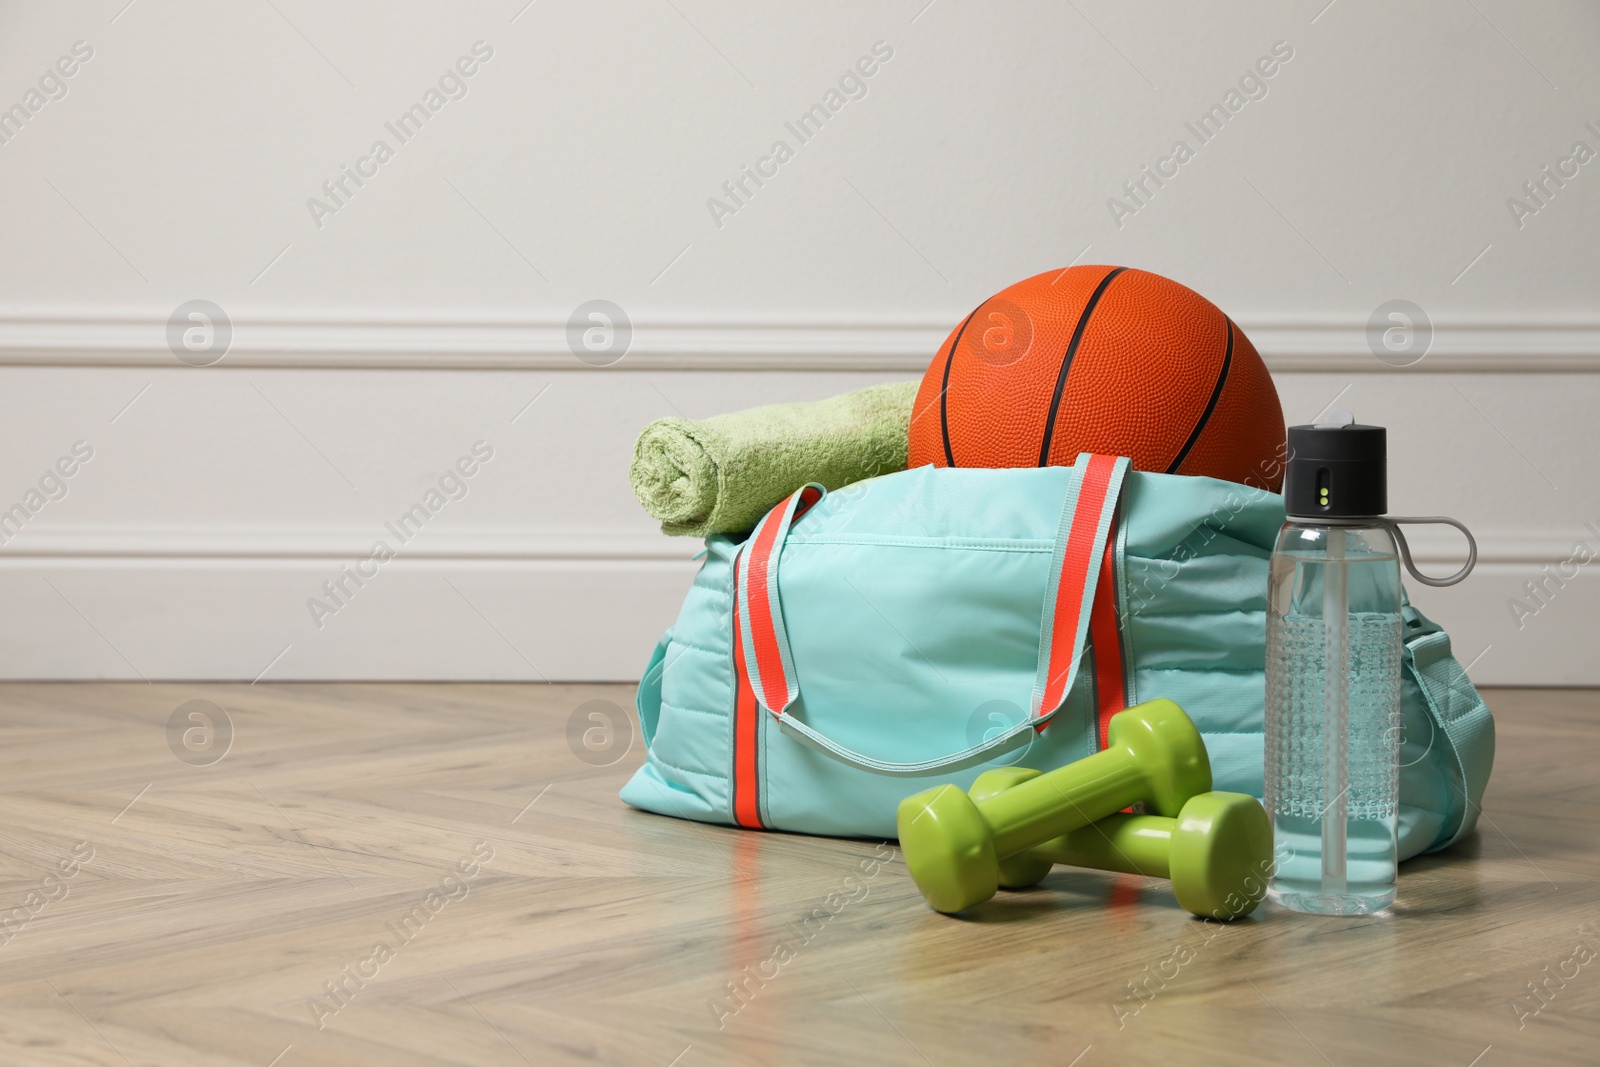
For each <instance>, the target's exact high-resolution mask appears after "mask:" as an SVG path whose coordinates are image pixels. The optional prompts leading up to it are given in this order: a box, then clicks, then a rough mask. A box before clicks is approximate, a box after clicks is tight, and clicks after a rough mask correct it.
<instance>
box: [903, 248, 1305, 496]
mask: <svg viewBox="0 0 1600 1067" xmlns="http://www.w3.org/2000/svg"><path fill="white" fill-rule="evenodd" d="M1283 441H1284V430H1283V408H1282V407H1281V406H1280V405H1279V403H1278V391H1277V390H1276V389H1275V388H1273V385H1272V377H1271V375H1269V374H1268V373H1267V368H1266V365H1265V364H1263V363H1262V362H1261V357H1260V356H1259V355H1257V354H1256V350H1255V347H1254V346H1253V345H1251V344H1250V339H1249V338H1248V337H1246V336H1245V335H1244V333H1243V332H1242V331H1241V330H1240V329H1239V328H1238V327H1237V326H1235V325H1234V324H1233V322H1232V321H1231V320H1230V319H1229V318H1228V316H1226V315H1224V314H1223V313H1222V312H1221V311H1220V310H1219V309H1218V308H1217V307H1216V305H1214V304H1212V303H1211V302H1210V301H1209V300H1206V299H1205V298H1204V297H1202V296H1201V295H1200V294H1198V293H1196V292H1194V291H1193V290H1191V289H1187V288H1185V287H1184V286H1181V285H1179V284H1178V283H1177V282H1175V281H1172V280H1171V279H1169V278H1163V277H1161V276H1160V275H1159V274H1151V273H1149V272H1148V271H1142V270H1132V269H1129V268H1126V267H1068V268H1067V269H1066V270H1059V271H1049V272H1048V273H1045V274H1039V275H1036V276H1034V277H1032V278H1029V279H1027V280H1026V281H1020V282H1018V283H1017V284H1016V285H1013V286H1011V287H1010V288H1009V289H1003V290H1001V291H1000V292H999V293H997V294H995V295H994V296H993V297H991V298H989V299H988V300H986V301H984V302H983V303H982V304H980V305H979V306H978V309H977V310H976V311H974V312H973V313H972V314H971V315H968V316H967V318H966V321H965V322H963V323H961V325H959V326H957V327H956V329H955V330H954V332H952V333H951V335H950V336H949V338H947V339H946V340H945V343H944V346H943V347H942V348H940V350H939V354H938V355H937V356H935V357H934V360H933V362H932V363H931V364H929V366H928V372H927V374H926V375H924V377H923V379H922V388H921V389H920V390H919V391H918V393H917V406H916V408H915V409H914V410H913V418H912V422H911V438H910V465H911V466H913V467H919V466H922V465H923V464H927V463H932V464H934V465H935V466H938V467H1034V466H1038V467H1043V466H1046V465H1050V464H1056V465H1068V464H1071V463H1072V462H1073V460H1075V459H1076V458H1077V456H1078V454H1079V453H1080V452H1099V453H1105V454H1110V455H1118V456H1127V457H1129V458H1130V459H1132V460H1133V466H1134V469H1136V470H1142V471H1162V472H1165V473H1168V474H1204V475H1210V476H1211V477H1213V478H1224V479H1227V480H1228V481H1233V482H1242V483H1244V484H1247V485H1252V486H1259V487H1264V488H1266V489H1269V490H1271V491H1273V492H1277V491H1278V488H1279V486H1280V485H1281V483H1282V481H1283V472H1282V465H1281V450H1282V448H1283Z"/></svg>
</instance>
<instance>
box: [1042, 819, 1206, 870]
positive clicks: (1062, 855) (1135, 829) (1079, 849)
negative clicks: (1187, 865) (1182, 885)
mask: <svg viewBox="0 0 1600 1067" xmlns="http://www.w3.org/2000/svg"><path fill="white" fill-rule="evenodd" d="M1177 824H1178V820H1177V819H1168V818H1165V817H1163V816H1160V815H1130V814H1128V813H1126V812H1118V813H1116V814H1115V815H1107V816H1106V817H1105V818H1103V819H1101V820H1099V821H1098V822H1095V823H1093V824H1091V825H1089V826H1082V827H1079V828H1078V829H1076V830H1073V831H1071V832H1069V833H1065V834H1062V835H1061V836H1060V837H1056V838H1052V839H1051V840H1049V841H1046V842H1045V843H1044V844H1042V845H1040V846H1039V847H1037V848H1032V849H1029V850H1028V855H1029V856H1030V857H1037V858H1039V859H1042V860H1048V861H1050V862H1051V863H1065V864H1067V865H1068V866H1070V867H1092V868H1094V869H1095V870H1099V871H1121V872H1122V873H1123V874H1143V875H1147V876H1149V877H1151V878H1168V877H1171V875H1170V873H1169V870H1170V869H1169V866H1168V858H1169V857H1170V856H1171V855H1172V831H1173V828H1174V827H1176V826H1177Z"/></svg>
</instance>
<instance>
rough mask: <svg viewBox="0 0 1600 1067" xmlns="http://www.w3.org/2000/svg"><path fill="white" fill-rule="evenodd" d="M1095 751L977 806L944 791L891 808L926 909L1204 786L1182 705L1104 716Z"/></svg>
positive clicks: (973, 897)
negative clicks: (1068, 836)
mask: <svg viewBox="0 0 1600 1067" xmlns="http://www.w3.org/2000/svg"><path fill="white" fill-rule="evenodd" d="M1108 734H1109V739H1110V744H1108V745H1107V747H1106V748H1105V750H1104V751H1102V752H1096V753H1095V754H1094V755H1092V756H1087V757H1085V758H1084V759H1081V760H1078V761H1077V762H1076V763H1071V764H1068V765H1067V766H1065V767H1058V768H1057V769H1055V770H1053V771H1049V772H1047V773H1045V774H1041V775H1039V776H1037V777H1035V778H1032V779H1030V780H1029V781H1026V782H1023V783H1021V784H1019V785H1016V786H1015V787H1014V788H1011V789H1007V790H1005V791H1003V792H1001V793H998V794H996V795H995V796H992V797H989V798H988V799H986V800H983V801H982V802H979V803H974V802H973V800H972V798H971V797H969V796H968V795H967V794H966V793H963V792H962V791H961V790H959V789H957V788H956V787H955V786H953V785H945V786H939V787H938V788H935V789H929V790H927V791H925V792H922V793H918V794H917V795H915V796H911V797H907V798H906V799H905V800H902V801H901V802H900V809H899V811H898V813H897V819H896V822H897V825H898V828H899V834H900V849H901V852H902V854H904V856H905V858H906V866H907V867H908V868H909V869H910V871H911V877H912V879H913V880H915V881H916V883H917V888H918V889H919V890H921V891H922V895H923V897H924V898H925V899H926V900H927V901H928V903H929V904H930V905H932V907H933V909H934V910H935V911H942V912H947V913H948V912H957V911H961V910H963V909H965V908H970V907H972V905H974V904H978V903H981V902H983V901H985V900H988V899H989V898H990V897H992V896H994V894H995V892H996V891H997V890H998V889H999V887H1000V867H999V863H1000V861H1001V860H1003V859H1007V858H1009V857H1011V856H1015V855H1017V854H1018V853H1019V852H1024V851H1026V850H1027V849H1030V848H1033V847H1034V846H1036V845H1042V844H1044V843H1045V842H1046V841H1049V840H1051V839H1053V838H1057V837H1060V836H1061V835H1062V834H1065V833H1070V832H1071V831H1073V830H1076V829H1078V828H1079V827H1080V826H1087V825H1088V824H1090V823H1092V822H1094V821H1095V820H1097V819H1102V818H1104V817H1105V816H1107V815H1110V814H1112V813H1113V812H1117V811H1121V810H1122V809H1123V808H1126V807H1128V806H1129V805H1130V804H1141V803H1142V804H1144V805H1145V807H1146V808H1147V809H1148V810H1150V811H1152V812H1154V813H1155V814H1157V815H1166V816H1176V815H1177V814H1178V813H1179V812H1180V811H1181V810H1182V809H1183V806H1184V804H1185V803H1187V802H1188V800H1189V798H1190V797H1192V796H1195V795H1196V794H1198V793H1205V792H1208V791H1210V789H1211V762H1210V760H1209V759H1207V758H1206V746H1205V742H1204V741H1202V740H1201V739H1200V731H1199V730H1197V729H1195V725H1194V723H1193V722H1191V721H1190V720H1189V716H1187V715H1185V714H1184V713H1183V709H1182V708H1180V707H1178V705H1176V704H1174V703H1173V702H1172V701H1170V700H1151V701H1148V702H1146V703H1144V704H1140V705H1138V706H1137V707H1132V708H1129V709H1127V710H1126V711H1121V712H1118V713H1117V714H1116V715H1114V716H1112V717H1111V723H1110V725H1109V729H1108Z"/></svg>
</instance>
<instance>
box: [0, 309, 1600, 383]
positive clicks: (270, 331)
mask: <svg viewBox="0 0 1600 1067" xmlns="http://www.w3.org/2000/svg"><path fill="white" fill-rule="evenodd" d="M1238 322H1239V324H1240V326H1241V327H1242V328H1243V329H1244V331H1245V333H1246V334H1247V335H1248V336H1249V337H1250V338H1251V340H1252V341H1253V342H1254V343H1255V346H1256V348H1257V349H1258V350H1259V351H1260V352H1261V354H1262V356H1263V357H1264V358H1265V359H1266V361H1267V364H1268V366H1269V367H1271V368H1272V369H1273V370H1274V371H1374V370H1384V369H1386V364H1384V363H1382V362H1380V361H1379V360H1378V359H1377V358H1376V357H1375V356H1374V355H1373V354H1372V352H1371V351H1370V350H1369V348H1368V346H1367V340H1366V322H1365V320H1364V319H1361V318H1351V319H1332V318H1327V317H1315V316H1301V317H1295V316H1284V315H1282V314H1272V315H1257V316H1249V315H1246V316H1242V317H1240V318H1239V319H1238ZM951 325H952V322H951V321H950V320H949V319H948V318H945V317H939V318H935V317H924V318H916V319H905V318H901V319H886V318H881V319H873V318H867V317H844V316H827V317H824V316H814V317H811V318H799V319H795V318H791V319H778V318H769V319H740V320H733V319H724V320H717V319H679V320H667V319H659V320H650V321H638V322H635V323H633V340H632V344H631V346H630V347H629V349H628V350H627V352H626V354H625V355H624V356H623V357H622V358H620V360H619V361H618V362H616V363H615V364H613V365H612V366H610V367H609V368H607V369H608V370H611V371H662V370H771V371H778V370H782V371H828V370H853V371H897V372H900V371H903V372H908V373H920V372H921V371H922V370H924V369H925V368H926V367H927V365H928V360H929V359H930V358H931V356H932V354H933V353H935V352H937V351H938V349H939V346H940V345H941V344H942V343H943V341H944V340H945V337H946V336H947V335H948V333H949V330H950V328H951ZM232 331H233V337H232V343H231V346H230V348H229V349H228V351H227V354H226V355H225V356H223V357H222V359H221V360H220V362H218V363H216V364H215V366H216V367H217V368H239V367H328V368H355V369H374V370H376V369H392V368H409V369H448V370H470V369H491V370H503V369H545V370H574V371H583V370H591V369H593V368H591V367H590V366H589V365H588V364H586V363H584V362H582V361H580V360H579V359H577V358H576V357H575V356H574V355H573V354H572V352H571V351H570V350H569V348H568V347H567V334H566V322H565V320H555V319H526V320H509V319H503V318H494V317H489V316H484V317H477V318H466V317H458V318H438V317H434V318H426V317H410V318H402V317H396V316H394V315H393V314H392V313H383V314H376V313H375V314H373V315H369V316H364V317H361V316H356V317H344V318H326V317H324V318H318V317H315V316H301V317H291V316H282V315H278V316H255V317H251V316H247V315H243V314H241V315H240V316H238V317H234V318H233V319H232ZM7 365H10V366H59V367H67V366H89V367H128V366H141V367H174V366H181V365H182V364H180V363H179V361H178V360H177V359H176V357H174V355H173V354H172V352H171V351H169V350H168V348H167V340H166V319H165V318H162V317H157V316H151V315H149V314H139V313H134V312H129V313H127V314H121V315H110V314H107V315H99V316H85V315H82V314H71V313H49V312H33V313H11V314H0V366H7ZM1406 370H1407V371H1409V372H1427V371H1480V372H1505V371H1524V372H1525V371H1550V372H1557V371H1567V372H1594V371H1597V370H1600V319H1596V318H1593V317H1588V318H1570V317H1569V318H1552V317H1543V318H1527V317H1524V318H1518V317H1510V316H1504V317H1500V318H1495V319H1441V320H1440V321H1438V322H1435V323H1434V324H1433V341H1432V345H1431V348H1430V349H1429V350H1428V352H1427V355H1426V356H1425V357H1424V358H1422V359H1421V360H1420V361H1419V362H1417V363H1415V364H1414V365H1412V366H1410V367H1408V368H1406Z"/></svg>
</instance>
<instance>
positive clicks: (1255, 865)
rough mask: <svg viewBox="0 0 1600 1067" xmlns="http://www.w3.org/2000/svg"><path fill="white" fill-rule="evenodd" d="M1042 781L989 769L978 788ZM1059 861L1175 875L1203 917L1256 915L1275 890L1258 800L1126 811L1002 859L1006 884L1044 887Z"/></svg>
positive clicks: (986, 790)
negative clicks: (1172, 812) (1170, 813)
mask: <svg viewBox="0 0 1600 1067" xmlns="http://www.w3.org/2000/svg"><path fill="white" fill-rule="evenodd" d="M1038 776H1039V772H1038V771H1035V770H1030V769H1028V768H1026V767H1003V768H1000V769H999V770H993V771H986V772H985V773H983V774H980V775H979V776H978V780H977V781H976V782H973V783H972V790H971V792H970V794H969V795H970V796H971V797H972V799H973V801H974V802H975V803H978V804H980V805H981V804H983V803H984V802H985V801H988V800H990V799H992V798H993V797H995V796H998V795H999V794H1001V793H1004V792H1006V791H1007V790H1009V789H1013V788H1015V787H1017V786H1019V785H1021V784H1022V783H1023V782H1027V781H1030V780H1032V779H1034V778H1037V777H1038ZM1057 863H1065V864H1067V865H1069V866H1072V867H1093V868H1094V869H1096V870H1101V871H1121V872H1122V873H1124V874H1143V875H1148V876H1149V877H1151V878H1168V879H1171V881H1172V891H1173V893H1174V894H1175V895H1176V896H1177V898H1178V903H1179V904H1181V905H1183V907H1184V908H1186V909H1187V910H1188V911H1190V912H1193V913H1194V914H1195V915H1199V916H1201V917H1203V918H1211V919H1237V918H1239V917H1241V916H1244V915H1249V914H1250V913H1251V912H1252V911H1255V910H1256V905H1257V904H1260V903H1261V898H1262V897H1263V896H1264V895H1265V894H1266V891H1267V877H1268V875H1269V874H1270V873H1271V865H1272V821H1271V820H1270V819H1269V818H1268V817H1267V812H1266V809H1265V808H1263V807H1262V806H1261V802H1260V801H1258V800H1257V799H1256V798H1255V797H1252V796H1246V795H1245V794H1243V793H1201V794H1199V795H1198V796H1196V797H1193V798H1191V799H1190V800H1189V802H1188V803H1187V804H1185V805H1184V806H1183V809H1182V810H1181V811H1180V812H1179V813H1178V817H1177V818H1175V819H1173V818H1167V817H1165V816H1161V815H1129V814H1125V813H1123V812H1118V813H1117V814H1115V815H1107V816H1106V817H1105V818H1103V819H1101V820H1100V821H1098V822H1094V823H1090V824H1089V825H1088V826H1082V827H1079V828H1078V829H1076V830H1072V831H1070V832H1068V833H1065V834H1062V835H1061V836H1060V837H1057V838H1055V839H1054V840H1051V841H1046V842H1045V843H1044V844H1042V845H1039V846H1038V847H1036V848H1030V849H1028V850H1027V851H1026V852H1022V853H1019V854H1018V855H1015V856H1011V857H1008V858H1006V859H1003V860H1001V861H1000V886H1001V888H1003V889H1024V888H1026V887H1028V886H1030V885H1036V884H1037V883H1038V882H1039V881H1040V880H1041V879H1043V878H1044V876H1045V875H1047V874H1049V873H1050V868H1051V867H1053V866H1054V865H1055V864H1057Z"/></svg>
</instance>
